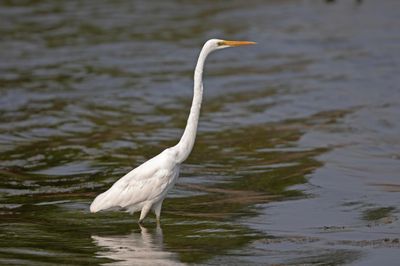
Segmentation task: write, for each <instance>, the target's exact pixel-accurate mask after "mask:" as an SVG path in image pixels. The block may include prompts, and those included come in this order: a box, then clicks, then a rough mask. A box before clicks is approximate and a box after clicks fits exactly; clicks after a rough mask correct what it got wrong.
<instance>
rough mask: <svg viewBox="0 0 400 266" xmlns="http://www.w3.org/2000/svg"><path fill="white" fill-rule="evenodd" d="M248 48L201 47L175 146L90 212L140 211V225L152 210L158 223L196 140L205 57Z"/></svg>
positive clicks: (211, 44) (123, 179)
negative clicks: (186, 114)
mask: <svg viewBox="0 0 400 266" xmlns="http://www.w3.org/2000/svg"><path fill="white" fill-rule="evenodd" d="M251 44H255V42H249V41H226V40H220V39H211V40H208V41H207V42H206V43H205V44H204V46H203V48H202V50H201V52H200V55H199V58H198V60H197V64H196V68H195V71H194V88H193V90H194V92H193V100H192V106H191V108H190V114H189V118H188V120H187V124H186V127H185V130H184V132H183V135H182V137H181V139H180V141H179V142H178V144H176V145H175V146H173V147H171V148H167V149H165V150H164V151H162V152H161V153H160V154H158V155H157V156H155V157H153V158H151V159H150V160H148V161H146V162H144V163H143V164H141V165H139V166H138V167H137V168H135V169H133V170H132V171H130V172H129V173H127V174H126V175H125V176H123V177H121V178H120V179H119V180H118V181H117V182H115V183H114V184H113V185H112V186H111V188H110V189H108V190H107V191H105V192H103V193H101V194H100V195H98V196H97V197H96V198H95V199H94V201H93V202H92V204H91V205H90V211H91V212H93V213H95V212H98V211H101V210H106V209H109V208H113V207H119V208H123V209H125V210H126V211H127V212H130V213H131V214H133V213H134V212H137V211H139V210H140V211H141V213H140V218H139V224H141V223H142V222H143V220H144V218H145V217H146V215H147V214H148V213H149V211H150V210H153V211H154V213H155V215H156V219H157V223H159V222H160V214H161V207H162V203H163V201H164V198H165V197H166V195H167V193H168V191H169V190H170V189H171V188H172V187H173V186H174V184H175V183H176V181H177V179H178V176H179V169H180V166H181V164H182V163H183V162H184V161H185V160H186V159H187V158H188V156H189V154H190V152H191V151H192V148H193V145H194V141H195V138H196V132H197V124H198V121H199V115H200V108H201V101H202V97H203V69H204V62H205V60H206V58H207V56H208V55H209V54H210V53H211V52H213V51H216V50H219V49H223V48H228V47H236V46H243V45H251Z"/></svg>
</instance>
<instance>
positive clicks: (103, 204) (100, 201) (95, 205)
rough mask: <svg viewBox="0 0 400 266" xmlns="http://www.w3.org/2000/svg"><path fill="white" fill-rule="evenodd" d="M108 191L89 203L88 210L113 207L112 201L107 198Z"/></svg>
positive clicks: (93, 210)
mask: <svg viewBox="0 0 400 266" xmlns="http://www.w3.org/2000/svg"><path fill="white" fill-rule="evenodd" d="M108 192H109V191H106V192H103V193H101V194H100V195H98V196H97V197H96V198H95V199H94V201H93V202H92V204H90V212H92V213H95V212H99V211H102V210H106V209H109V208H111V207H113V202H112V201H111V200H110V199H109V194H110V193H108Z"/></svg>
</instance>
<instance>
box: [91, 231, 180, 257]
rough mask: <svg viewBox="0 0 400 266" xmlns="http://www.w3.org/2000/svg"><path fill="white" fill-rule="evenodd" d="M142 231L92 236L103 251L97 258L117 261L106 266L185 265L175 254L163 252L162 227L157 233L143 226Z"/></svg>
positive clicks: (99, 252)
mask: <svg viewBox="0 0 400 266" xmlns="http://www.w3.org/2000/svg"><path fill="white" fill-rule="evenodd" d="M140 229H141V231H140V233H137V232H132V233H131V234H129V235H125V236H107V237H102V236H92V239H93V241H94V243H95V244H96V245H97V246H98V247H100V248H101V249H102V250H100V251H98V252H97V253H96V255H97V257H100V258H108V259H112V260H114V261H115V262H111V263H107V264H105V265H183V264H182V263H179V262H178V258H177V255H176V254H175V253H172V252H168V251H164V250H163V232H162V229H161V227H160V226H157V229H156V230H155V232H149V231H148V230H147V228H145V227H143V226H141V225H140Z"/></svg>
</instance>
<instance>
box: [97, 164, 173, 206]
mask: <svg viewBox="0 0 400 266" xmlns="http://www.w3.org/2000/svg"><path fill="white" fill-rule="evenodd" d="M169 172H170V171H168V170H167V169H164V168H161V167H155V165H154V164H152V163H150V161H148V162H146V163H144V164H142V165H140V166H139V167H138V168H135V169H133V170H132V171H130V172H129V173H128V174H126V175H125V176H123V177H122V178H120V179H119V180H118V181H117V182H115V184H114V185H113V186H112V187H111V188H110V189H109V190H107V191H106V192H104V193H102V194H100V195H98V196H97V197H96V198H95V200H94V201H93V203H92V204H91V205H90V211H91V212H98V211H101V210H105V209H108V208H112V207H122V208H124V207H127V206H130V205H133V204H138V203H141V202H144V201H148V200H152V199H154V198H156V197H157V196H159V195H161V194H162V193H163V192H164V190H165V188H166V187H167V186H168V184H169V179H168V176H169V175H170V173H169Z"/></svg>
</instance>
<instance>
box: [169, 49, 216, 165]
mask: <svg viewBox="0 0 400 266" xmlns="http://www.w3.org/2000/svg"><path fill="white" fill-rule="evenodd" d="M211 51H212V49H210V48H209V47H208V46H207V45H205V46H204V47H203V49H202V50H201V52H200V55H199V59H198V60H197V65H196V68H195V70H194V88H193V101H192V107H191V108H190V114H189V118H188V120H187V124H186V128H185V131H184V132H183V135H182V138H181V140H180V141H179V143H178V144H177V145H176V146H175V147H174V149H175V150H176V152H177V157H176V160H177V161H178V162H179V163H182V162H183V161H185V160H186V159H187V157H188V156H189V154H190V152H191V151H192V149H193V145H194V141H195V139H196V132H197V124H198V122H199V115H200V108H201V101H202V98H203V69H204V61H205V60H206V58H207V56H208V55H209V54H210V52H211Z"/></svg>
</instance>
